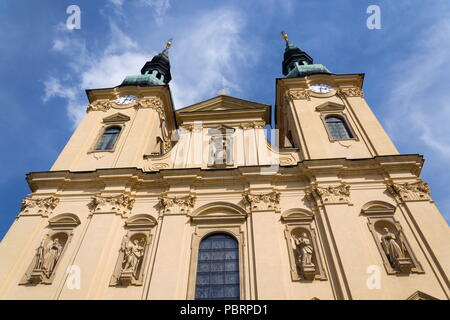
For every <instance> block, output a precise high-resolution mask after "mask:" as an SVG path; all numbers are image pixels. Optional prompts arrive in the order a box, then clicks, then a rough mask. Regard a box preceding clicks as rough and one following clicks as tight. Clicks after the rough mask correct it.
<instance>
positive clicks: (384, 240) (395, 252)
mask: <svg viewBox="0 0 450 320" xmlns="http://www.w3.org/2000/svg"><path fill="white" fill-rule="evenodd" d="M383 231H384V234H383V235H382V236H381V245H382V247H383V250H384V252H385V253H386V256H387V257H388V259H389V262H390V263H391V265H392V266H393V267H394V268H396V267H398V268H400V269H401V270H402V266H403V265H404V264H405V263H406V264H407V263H409V259H408V258H407V257H406V254H405V250H404V244H403V243H402V242H401V240H400V239H397V236H396V235H395V234H394V233H392V232H390V231H389V229H388V228H383Z"/></svg>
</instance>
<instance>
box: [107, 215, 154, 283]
mask: <svg viewBox="0 0 450 320" xmlns="http://www.w3.org/2000/svg"><path fill="white" fill-rule="evenodd" d="M156 225H157V221H156V219H155V218H154V217H153V216H151V215H149V214H136V215H133V216H131V217H130V218H128V219H127V220H126V221H125V224H124V229H125V231H126V233H125V235H124V236H123V238H122V242H121V245H120V249H119V254H118V258H117V262H116V265H115V268H114V272H113V275H112V277H111V280H110V286H129V285H135V286H141V285H142V284H143V278H144V269H145V266H147V265H148V263H149V261H150V257H149V256H150V246H151V244H152V243H153V237H154V229H155V228H154V227H155V226H156Z"/></svg>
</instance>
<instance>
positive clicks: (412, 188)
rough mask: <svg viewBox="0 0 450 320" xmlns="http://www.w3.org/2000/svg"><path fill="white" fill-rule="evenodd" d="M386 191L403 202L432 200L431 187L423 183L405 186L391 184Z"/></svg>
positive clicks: (406, 184)
mask: <svg viewBox="0 0 450 320" xmlns="http://www.w3.org/2000/svg"><path fill="white" fill-rule="evenodd" d="M386 190H387V191H388V192H389V193H390V194H391V195H393V196H394V197H396V198H397V197H398V198H400V199H401V200H403V201H417V200H430V186H429V184H428V183H426V182H423V181H418V182H413V183H409V182H406V183H404V184H398V183H390V184H388V185H387V187H386Z"/></svg>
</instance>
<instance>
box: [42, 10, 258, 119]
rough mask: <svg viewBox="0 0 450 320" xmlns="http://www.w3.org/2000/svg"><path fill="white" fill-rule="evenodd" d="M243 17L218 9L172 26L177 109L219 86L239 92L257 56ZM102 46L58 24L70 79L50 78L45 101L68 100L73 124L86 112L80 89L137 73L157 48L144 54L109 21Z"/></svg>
mask: <svg viewBox="0 0 450 320" xmlns="http://www.w3.org/2000/svg"><path fill="white" fill-rule="evenodd" d="M244 27H245V17H244V16H243V15H242V13H240V12H238V11H237V10H233V9H230V8H220V9H217V10H214V11H210V12H206V13H201V14H199V15H198V16H191V17H189V21H186V20H183V21H179V22H178V23H177V24H175V25H174V26H173V30H174V33H176V39H175V43H174V47H173V48H172V50H171V53H170V55H171V64H172V75H173V81H172V82H171V84H170V85H171V88H172V94H173V97H174V103H175V106H176V107H178V108H179V107H183V106H186V105H189V104H193V103H196V102H199V101H201V100H203V99H208V98H211V97H213V96H215V95H217V94H218V92H219V91H220V90H223V89H225V90H227V91H228V92H230V91H232V92H235V93H237V92H240V90H241V87H242V78H241V77H240V74H239V72H240V71H242V68H243V66H244V65H246V64H247V65H248V64H249V63H248V57H252V60H253V61H256V59H257V55H256V54H255V50H254V48H253V47H252V44H251V43H249V42H248V40H244V35H243V31H244ZM107 37H108V38H109V40H108V41H107V43H106V45H105V48H104V49H103V50H102V51H95V52H94V51H91V50H89V49H88V47H87V46H86V43H85V41H84V40H83V39H82V38H79V37H77V36H76V35H75V34H73V33H70V32H68V31H66V30H64V29H61V28H59V27H57V33H56V37H55V39H54V42H53V49H52V50H53V51H55V52H57V53H59V54H62V55H64V56H66V58H67V63H68V65H69V67H70V69H71V70H72V72H71V74H72V75H73V76H72V77H73V78H68V77H65V78H58V77H56V76H49V78H48V80H47V81H46V82H45V96H44V101H48V100H49V99H50V98H53V97H59V98H63V99H66V100H67V112H68V115H69V117H70V119H71V120H72V121H73V123H74V126H75V125H76V124H77V123H78V122H79V121H80V120H81V118H82V116H83V114H84V112H85V110H86V105H85V104H86V98H85V97H83V95H82V93H83V91H84V89H94V88H105V87H113V86H117V85H119V84H120V83H121V82H122V81H123V79H124V78H125V77H126V76H127V75H131V74H137V73H139V70H140V69H141V67H142V66H143V64H144V63H145V62H146V61H148V60H149V59H150V58H151V57H152V56H153V55H154V54H156V53H157V52H156V51H155V52H147V51H146V50H145V49H144V48H142V47H141V46H140V45H139V44H138V43H137V42H136V41H134V40H133V38H132V37H131V36H129V35H127V34H126V33H125V32H124V31H123V30H122V29H121V28H120V27H119V26H118V25H117V24H115V23H113V22H111V23H110V32H109V35H107Z"/></svg>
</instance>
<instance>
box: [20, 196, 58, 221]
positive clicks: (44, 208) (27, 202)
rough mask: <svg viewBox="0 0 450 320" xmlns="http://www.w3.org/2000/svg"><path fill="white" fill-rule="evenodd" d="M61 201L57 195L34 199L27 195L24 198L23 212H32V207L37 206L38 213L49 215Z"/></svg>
mask: <svg viewBox="0 0 450 320" xmlns="http://www.w3.org/2000/svg"><path fill="white" fill-rule="evenodd" d="M58 203H59V199H58V198H55V197H53V196H52V197H48V198H36V199H33V198H31V196H28V197H26V198H25V199H23V200H22V207H21V212H23V213H30V209H33V208H35V210H37V212H36V213H37V214H42V215H45V216H47V215H48V214H49V213H50V212H51V211H53V210H54V209H55V208H56V206H57V205H58Z"/></svg>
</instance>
